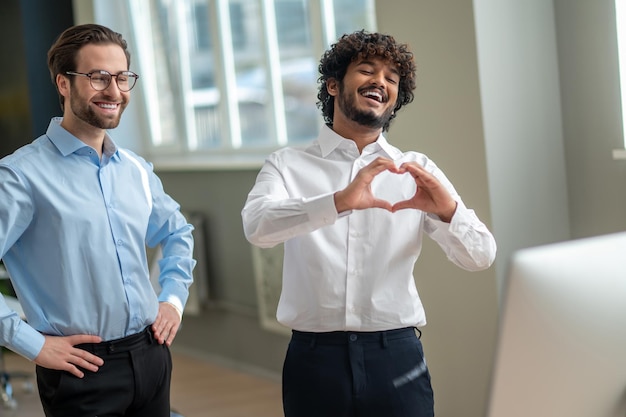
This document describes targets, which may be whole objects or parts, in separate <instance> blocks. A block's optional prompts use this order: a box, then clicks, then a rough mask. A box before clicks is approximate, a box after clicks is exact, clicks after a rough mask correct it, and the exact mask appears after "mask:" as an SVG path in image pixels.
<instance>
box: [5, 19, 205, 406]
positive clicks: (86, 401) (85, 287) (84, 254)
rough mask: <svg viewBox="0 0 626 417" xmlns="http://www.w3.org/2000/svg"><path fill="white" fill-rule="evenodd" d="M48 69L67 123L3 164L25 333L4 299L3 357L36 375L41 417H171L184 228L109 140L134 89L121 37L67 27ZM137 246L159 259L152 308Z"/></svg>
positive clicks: (151, 176) (157, 186) (57, 123)
mask: <svg viewBox="0 0 626 417" xmlns="http://www.w3.org/2000/svg"><path fill="white" fill-rule="evenodd" d="M48 66H49V69H50V73H51V76H52V80H53V82H54V83H55V85H56V88H57V91H58V93H59V98H60V101H61V108H62V109H63V117H62V118H54V119H52V121H51V122H50V126H49V127H48V130H47V132H46V134H45V135H42V136H40V137H39V138H38V139H36V140H35V141H34V142H32V143H30V144H28V145H26V146H24V147H22V148H20V149H18V150H17V151H16V152H15V153H13V154H12V155H9V156H7V157H5V158H3V159H0V257H1V258H2V259H3V261H4V264H5V266H6V268H7V270H8V272H9V274H10V276H11V282H12V284H13V287H14V289H15V292H16V294H17V296H18V298H19V300H20V303H21V305H22V307H23V309H24V313H25V315H26V319H27V320H26V321H23V320H21V319H20V317H19V316H18V314H17V313H16V312H15V311H13V310H11V309H9V308H8V307H7V304H6V303H5V301H4V299H3V298H2V297H1V296H0V345H2V346H6V347H8V348H9V349H11V350H13V351H15V352H17V353H18V354H20V355H22V356H24V357H26V358H28V359H30V360H32V361H34V362H35V363H36V364H37V367H36V368H37V381H38V388H39V393H40V397H41V401H42V405H43V409H44V412H45V413H46V416H48V417H50V416H64V417H66V416H96V415H97V416H104V415H116V416H150V417H159V416H163V417H166V416H169V413H170V411H169V386H170V376H171V365H172V364H171V356H170V351H169V346H170V345H171V343H172V341H173V340H174V337H175V336H176V333H177V331H178V328H179V326H180V322H181V318H182V311H183V308H184V306H185V303H186V301H187V297H188V294H189V293H188V288H189V285H191V283H192V270H193V267H194V266H195V261H194V260H193V259H192V251H193V238H192V230H193V227H192V226H191V225H190V224H188V222H187V221H186V220H185V218H184V217H183V215H182V214H181V213H180V210H179V209H180V207H179V205H178V204H177V203H176V202H175V201H174V200H173V199H172V198H171V197H170V196H168V195H167V194H166V193H165V192H164V190H163V187H162V184H161V182H160V180H159V179H158V177H157V176H156V175H155V173H154V172H153V170H152V165H151V164H149V163H147V162H146V161H145V160H144V159H142V158H141V157H139V156H137V155H136V154H134V153H133V152H131V151H128V150H124V149H121V148H118V147H117V146H116V145H115V143H114V142H113V140H112V139H111V137H110V136H109V134H108V133H107V130H108V129H113V128H115V127H117V125H118V123H119V121H120V117H121V115H122V112H123V111H124V108H125V107H126V105H127V104H128V102H129V99H130V90H131V89H132V88H133V86H134V85H135V82H136V81H137V78H138V76H137V75H136V74H135V73H133V72H131V71H130V70H129V66H130V55H129V52H128V50H127V44H126V41H125V40H124V39H123V38H122V36H121V35H120V34H118V33H116V32H113V31H111V30H110V29H108V28H106V27H103V26H100V25H94V24H89V25H81V26H75V27H71V28H69V29H67V30H66V31H64V32H63V33H62V34H61V35H60V37H59V38H58V39H57V41H56V42H55V43H54V44H53V45H52V47H51V48H50V50H49V52H48ZM146 245H147V246H149V247H155V246H157V245H160V246H161V249H162V253H163V258H162V259H161V260H160V262H159V266H160V276H159V284H160V287H161V289H160V292H159V294H158V296H157V294H156V293H155V291H154V289H153V287H152V284H151V282H150V279H149V272H148V262H147V255H146Z"/></svg>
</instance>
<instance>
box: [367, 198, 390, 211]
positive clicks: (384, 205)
mask: <svg viewBox="0 0 626 417" xmlns="http://www.w3.org/2000/svg"><path fill="white" fill-rule="evenodd" d="M372 207H376V208H381V209H385V210H388V211H392V210H393V206H392V205H391V203H390V202H389V201H386V200H381V199H378V198H377V199H374V201H372Z"/></svg>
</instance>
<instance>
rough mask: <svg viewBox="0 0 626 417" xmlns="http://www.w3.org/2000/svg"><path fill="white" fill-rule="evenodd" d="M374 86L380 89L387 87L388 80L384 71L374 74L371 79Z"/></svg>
mask: <svg viewBox="0 0 626 417" xmlns="http://www.w3.org/2000/svg"><path fill="white" fill-rule="evenodd" d="M371 82H372V84H374V85H376V86H380V87H383V88H384V87H385V86H386V85H387V79H386V78H385V73H384V72H383V71H376V72H374V73H372V77H371Z"/></svg>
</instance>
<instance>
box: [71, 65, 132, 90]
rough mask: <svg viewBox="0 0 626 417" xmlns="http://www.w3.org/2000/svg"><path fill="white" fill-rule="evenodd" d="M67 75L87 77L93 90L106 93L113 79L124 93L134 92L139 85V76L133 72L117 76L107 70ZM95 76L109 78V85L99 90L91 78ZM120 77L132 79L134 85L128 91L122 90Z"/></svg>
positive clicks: (120, 73) (121, 73) (125, 72)
mask: <svg viewBox="0 0 626 417" xmlns="http://www.w3.org/2000/svg"><path fill="white" fill-rule="evenodd" d="M65 74H66V75H77V76H80V77H87V78H89V85H91V88H93V89H94V90H96V91H104V90H106V89H107V88H109V86H110V85H111V80H112V79H113V77H115V84H116V85H117V88H118V89H119V90H120V91H122V92H124V93H126V92H128V91H130V90H132V89H133V87H135V85H137V79H138V78H139V74H135V73H134V72H132V71H122V72H119V73H117V74H111V73H110V72H109V71H105V70H96V71H91V72H76V71H65ZM94 74H97V75H102V76H104V77H108V80H109V81H108V82H107V84H106V85H105V86H104V87H102V88H97V87H96V86H95V85H94V83H93V79H92V78H91V77H93V75H94ZM120 75H121V76H126V77H128V80H131V79H133V80H134V81H133V83H132V85H131V86H130V87H129V88H128V89H125V88H122V87H121V86H120V81H119V78H118V77H119V76H120ZM105 79H107V78H105ZM128 83H129V85H130V81H128Z"/></svg>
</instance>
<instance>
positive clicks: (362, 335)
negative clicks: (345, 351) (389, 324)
mask: <svg viewBox="0 0 626 417" xmlns="http://www.w3.org/2000/svg"><path fill="white" fill-rule="evenodd" d="M416 330H417V329H416V328H415V327H404V328H402V329H393V330H382V331H376V332H353V331H335V332H320V333H318V332H301V331H299V330H292V332H291V338H292V340H298V341H303V342H310V343H312V344H327V345H345V344H348V343H354V342H360V343H369V342H377V343H381V342H382V343H383V344H385V343H386V342H387V341H388V340H394V339H404V338H407V337H415V336H416V333H415V331H416ZM417 331H419V330H417Z"/></svg>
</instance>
